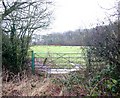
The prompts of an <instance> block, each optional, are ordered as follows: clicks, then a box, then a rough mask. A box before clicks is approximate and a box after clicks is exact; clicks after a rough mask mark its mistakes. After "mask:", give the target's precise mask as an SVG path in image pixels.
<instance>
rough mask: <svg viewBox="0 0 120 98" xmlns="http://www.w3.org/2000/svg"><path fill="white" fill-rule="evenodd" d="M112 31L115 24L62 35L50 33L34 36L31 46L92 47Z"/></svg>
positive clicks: (115, 28) (115, 27)
mask: <svg viewBox="0 0 120 98" xmlns="http://www.w3.org/2000/svg"><path fill="white" fill-rule="evenodd" d="M112 30H115V31H117V26H116V23H115V22H114V24H112V25H111V24H110V25H103V26H96V27H95V28H91V29H83V30H81V29H77V30H75V31H67V32H63V33H52V34H47V35H42V36H40V35H34V36H33V39H32V44H33V45H64V46H91V45H92V46H93V45H95V43H96V41H102V42H104V41H105V40H106V34H108V32H109V33H110V31H111V32H112Z"/></svg>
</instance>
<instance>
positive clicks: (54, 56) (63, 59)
mask: <svg viewBox="0 0 120 98" xmlns="http://www.w3.org/2000/svg"><path fill="white" fill-rule="evenodd" d="M85 55H86V54H84V53H78V52H71V53H70V52H63V53H50V52H47V53H41V52H34V51H32V64H31V67H32V72H33V73H34V71H35V68H39V69H41V70H43V71H46V70H49V69H73V68H79V67H81V66H82V67H83V66H84V65H85V64H86V62H85V61H86V56H85Z"/></svg>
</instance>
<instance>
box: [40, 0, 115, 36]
mask: <svg viewBox="0 0 120 98" xmlns="http://www.w3.org/2000/svg"><path fill="white" fill-rule="evenodd" d="M114 3H115V0H55V11H54V16H53V17H54V20H53V21H52V24H51V26H50V28H51V29H49V30H45V31H42V32H40V33H41V34H46V33H51V32H64V31H69V30H75V29H78V28H81V29H82V28H88V27H91V25H92V26H95V25H96V24H97V23H99V22H101V21H103V20H105V17H106V15H105V12H106V10H104V9H102V8H101V7H100V6H102V7H103V8H111V7H113V6H114ZM107 13H109V11H107Z"/></svg>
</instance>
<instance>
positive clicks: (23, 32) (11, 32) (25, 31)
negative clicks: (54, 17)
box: [2, 0, 52, 74]
mask: <svg viewBox="0 0 120 98" xmlns="http://www.w3.org/2000/svg"><path fill="white" fill-rule="evenodd" d="M50 4H51V2H47V1H46V0H44V1H37V0H35V1H34V2H28V1H24V2H18V1H17V0H16V1H14V2H13V1H12V2H9V1H5V0H2V7H3V13H2V31H3V32H2V60H3V62H2V65H3V67H4V68H5V69H7V70H9V71H11V72H13V73H16V74H17V73H18V72H20V71H23V69H25V62H26V57H27V52H28V49H29V43H30V41H31V36H32V34H33V33H34V31H35V30H37V29H43V28H46V27H47V26H48V25H49V24H50V21H51V18H50V17H51V14H52V13H51V12H50V10H48V8H49V5H50Z"/></svg>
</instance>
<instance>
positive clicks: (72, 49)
mask: <svg viewBox="0 0 120 98" xmlns="http://www.w3.org/2000/svg"><path fill="white" fill-rule="evenodd" d="M30 49H31V50H33V51H34V52H41V53H47V52H50V53H53V52H55V53H56V52H57V53H63V52H78V53H81V52H82V51H83V50H84V49H85V47H84V46H32V47H30Z"/></svg>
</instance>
